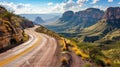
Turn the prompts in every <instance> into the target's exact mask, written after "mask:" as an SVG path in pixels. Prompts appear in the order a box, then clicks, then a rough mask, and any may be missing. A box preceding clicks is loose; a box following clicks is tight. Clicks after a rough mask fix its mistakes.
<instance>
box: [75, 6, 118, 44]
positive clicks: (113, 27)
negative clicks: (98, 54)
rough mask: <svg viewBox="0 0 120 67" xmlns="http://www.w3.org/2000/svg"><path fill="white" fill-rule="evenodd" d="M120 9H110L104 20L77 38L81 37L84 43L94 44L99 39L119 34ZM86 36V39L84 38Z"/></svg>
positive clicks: (82, 32) (83, 31) (86, 29)
mask: <svg viewBox="0 0 120 67" xmlns="http://www.w3.org/2000/svg"><path fill="white" fill-rule="evenodd" d="M119 22H120V8H119V7H109V8H108V9H107V10H106V12H105V15H104V17H103V19H102V20H100V21H98V22H97V23H96V24H94V25H92V26H90V27H88V28H85V29H83V30H82V31H81V32H80V34H79V35H78V36H77V37H80V39H82V40H83V41H87V42H94V41H97V40H99V39H103V38H104V39H106V38H107V37H108V36H109V35H111V37H112V38H114V37H113V36H115V35H112V34H114V33H115V32H119V29H120V23H119ZM83 36H84V37H83Z"/></svg>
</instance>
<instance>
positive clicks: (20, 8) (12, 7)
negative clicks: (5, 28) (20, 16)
mask: <svg viewBox="0 0 120 67" xmlns="http://www.w3.org/2000/svg"><path fill="white" fill-rule="evenodd" d="M0 5H1V6H4V7H5V8H6V9H7V10H9V11H14V12H15V13H22V12H27V11H29V10H30V9H29V8H28V7H30V4H22V3H18V4H15V3H12V2H0Z"/></svg>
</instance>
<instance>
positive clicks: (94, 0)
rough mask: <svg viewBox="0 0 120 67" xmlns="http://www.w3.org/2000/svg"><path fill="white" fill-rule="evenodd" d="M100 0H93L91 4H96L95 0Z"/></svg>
mask: <svg viewBox="0 0 120 67" xmlns="http://www.w3.org/2000/svg"><path fill="white" fill-rule="evenodd" d="M99 1H100V0H93V1H92V3H91V4H96V3H97V2H99Z"/></svg>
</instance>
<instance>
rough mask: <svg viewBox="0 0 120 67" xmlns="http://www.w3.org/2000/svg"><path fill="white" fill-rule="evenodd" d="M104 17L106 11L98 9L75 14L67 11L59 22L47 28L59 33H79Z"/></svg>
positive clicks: (89, 9)
mask: <svg viewBox="0 0 120 67" xmlns="http://www.w3.org/2000/svg"><path fill="white" fill-rule="evenodd" d="M103 15H104V11H102V10H100V9H96V8H88V9H86V10H83V11H79V12H75V13H74V12H73V11H66V12H65V13H64V14H63V15H62V17H61V18H60V19H59V20H57V21H56V22H55V23H53V24H51V25H46V26H45V27H47V28H49V29H52V30H54V31H56V32H58V33H78V32H79V31H80V30H82V29H83V28H86V27H89V26H91V25H93V24H95V23H96V22H97V21H98V20H101V19H102V17H103Z"/></svg>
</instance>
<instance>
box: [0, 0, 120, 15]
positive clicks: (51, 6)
mask: <svg viewBox="0 0 120 67" xmlns="http://www.w3.org/2000/svg"><path fill="white" fill-rule="evenodd" d="M0 5H2V6H4V7H5V8H6V9H7V10H9V11H14V13H16V14H46V13H47V14H48V13H63V12H65V11H68V10H72V11H75V12H77V11H80V10H85V9H87V8H99V9H101V10H106V8H108V7H120V0H0Z"/></svg>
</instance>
